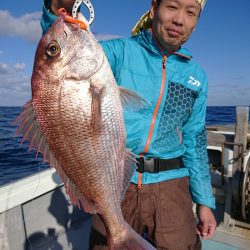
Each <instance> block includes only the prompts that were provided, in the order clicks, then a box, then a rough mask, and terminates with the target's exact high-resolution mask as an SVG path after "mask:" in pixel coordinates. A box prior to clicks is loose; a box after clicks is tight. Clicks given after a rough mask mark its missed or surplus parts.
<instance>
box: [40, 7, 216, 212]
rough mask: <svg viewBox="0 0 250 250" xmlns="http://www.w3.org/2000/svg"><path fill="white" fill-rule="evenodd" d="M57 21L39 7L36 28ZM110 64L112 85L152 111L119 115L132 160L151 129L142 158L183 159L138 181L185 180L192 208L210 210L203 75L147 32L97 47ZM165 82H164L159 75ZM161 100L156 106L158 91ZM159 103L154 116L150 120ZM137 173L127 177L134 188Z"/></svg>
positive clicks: (212, 202) (188, 59) (184, 56)
mask: <svg viewBox="0 0 250 250" xmlns="http://www.w3.org/2000/svg"><path fill="white" fill-rule="evenodd" d="M55 19H56V17H55V16H54V15H52V14H51V13H50V12H48V10H47V9H46V8H45V7H44V8H43V16H42V19H41V26H42V28H43V31H44V32H46V31H47V30H48V29H49V27H50V26H51V24H52V23H53V21H54V20H55ZM100 44H101V46H102V47H103V49H104V52H105V54H106V56H107V58H108V60H109V63H110V66H111V68H112V71H113V73H114V76H115V79H116V81H117V83H118V84H119V85H121V86H123V87H125V88H128V89H130V90H134V91H135V92H137V93H138V94H139V95H141V96H142V97H143V98H145V99H146V100H148V102H149V103H150V104H151V106H148V107H147V108H145V109H143V110H140V112H132V111H124V118H125V126H126V131H127V147H128V148H130V149H131V150H132V151H133V152H134V153H135V154H136V155H139V154H140V153H142V152H143V151H144V150H145V145H146V143H147V140H148V135H149V131H150V128H151V130H152V135H151V137H150V143H149V144H148V149H147V153H146V154H144V155H145V157H158V158H162V159H169V158H174V157H178V156H182V157H183V162H184V166H183V167H182V168H180V169H177V170H170V171H165V172H160V173H158V174H151V173H144V174H143V176H142V182H143V183H144V184H146V183H157V182H160V181H165V180H170V179H175V178H181V177H184V176H189V178H190V191H191V195H192V199H193V201H194V202H195V203H197V204H202V205H206V206H208V207H210V208H215V200H214V197H213V194H212V187H211V177H210V173H209V164H208V156H207V150H206V145H207V144H206V129H205V115H206V99H207V76H206V74H205V72H204V71H203V70H202V68H201V67H200V66H199V65H198V64H197V63H195V62H194V61H193V60H192V59H191V55H190V53H189V52H188V51H187V50H186V49H184V48H181V49H180V50H178V51H177V52H175V53H172V54H168V53H167V51H164V54H165V57H166V63H164V66H165V68H163V54H162V51H161V50H160V49H159V47H158V45H157V43H156V42H155V39H154V37H153V36H152V34H151V32H150V31H149V30H145V31H142V32H141V33H139V34H138V35H136V36H133V37H131V38H123V39H115V40H110V41H105V42H100ZM165 74H166V80H165V81H164V82H163V80H162V79H163V76H164V75H165ZM161 88H162V89H163V88H164V89H163V91H162V99H161V102H159V96H160V89H161ZM157 102H158V105H159V106H158V112H157V113H156V114H155V120H154V123H153V125H154V126H153V125H152V117H153V116H154V113H155V108H156V106H157ZM137 180H138V173H137V172H136V173H135V174H134V176H133V177H132V182H134V183H137Z"/></svg>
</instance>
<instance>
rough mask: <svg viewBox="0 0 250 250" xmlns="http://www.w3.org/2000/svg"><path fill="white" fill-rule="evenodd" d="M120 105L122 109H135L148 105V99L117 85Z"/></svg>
mask: <svg viewBox="0 0 250 250" xmlns="http://www.w3.org/2000/svg"><path fill="white" fill-rule="evenodd" d="M119 90H120V98H121V103H122V107H123V108H124V109H128V110H133V111H137V110H140V109H142V108H145V107H146V106H147V105H150V103H149V102H148V101H146V100H145V99H144V98H142V97H141V96H139V95H138V94H137V93H135V92H134V91H131V90H129V89H125V88H123V87H119Z"/></svg>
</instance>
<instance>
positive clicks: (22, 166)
mask: <svg viewBox="0 0 250 250" xmlns="http://www.w3.org/2000/svg"><path fill="white" fill-rule="evenodd" d="M21 110H22V108H21V107H0V185H4V184H7V183H10V182H13V181H15V180H17V179H20V178H23V177H25V176H28V175H31V174H34V173H36V172H38V171H41V170H44V169H46V168H48V165H47V164H45V163H43V160H42V157H41V155H38V156H36V152H35V151H34V150H33V151H30V152H28V142H23V143H22V144H20V142H21V137H14V134H15V131H16V130H17V126H16V125H13V121H14V120H15V119H16V117H17V116H18V115H19V114H20V112H21ZM235 110H236V108H235V107H233V106H232V107H228V106H227V107H221V106H220V107H207V114H206V124H207V125H225V124H234V123H235Z"/></svg>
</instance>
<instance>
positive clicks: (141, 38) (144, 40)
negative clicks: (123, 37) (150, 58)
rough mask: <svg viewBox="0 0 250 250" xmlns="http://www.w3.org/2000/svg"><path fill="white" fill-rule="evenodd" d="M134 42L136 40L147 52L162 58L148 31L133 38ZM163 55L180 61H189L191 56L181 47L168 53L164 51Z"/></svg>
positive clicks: (154, 40) (143, 31)
mask: <svg viewBox="0 0 250 250" xmlns="http://www.w3.org/2000/svg"><path fill="white" fill-rule="evenodd" d="M133 38H134V39H135V40H137V42H138V43H140V44H141V45H142V46H143V47H145V48H146V49H147V50H150V51H152V52H154V53H156V54H158V55H159V56H162V51H161V49H160V47H159V45H158V44H157V41H156V39H155V38H154V36H153V35H152V32H151V30H150V29H147V30H142V31H141V32H140V33H139V34H138V35H136V36H134V37H133ZM164 55H166V56H170V55H176V56H178V57H180V58H182V59H187V60H191V59H192V55H191V53H190V52H189V50H188V49H186V48H183V47H181V48H180V49H178V50H177V51H174V52H171V53H169V52H168V51H166V50H164Z"/></svg>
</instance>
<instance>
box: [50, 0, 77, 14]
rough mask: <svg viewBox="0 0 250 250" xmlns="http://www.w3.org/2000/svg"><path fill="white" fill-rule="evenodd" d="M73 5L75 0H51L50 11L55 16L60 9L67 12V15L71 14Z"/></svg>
mask: <svg viewBox="0 0 250 250" xmlns="http://www.w3.org/2000/svg"><path fill="white" fill-rule="evenodd" d="M74 3H75V0H51V7H50V9H51V11H52V12H53V14H55V15H57V16H58V15H59V12H58V10H59V9H60V8H64V9H66V10H67V12H68V13H71V12H72V7H73V5H74Z"/></svg>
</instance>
